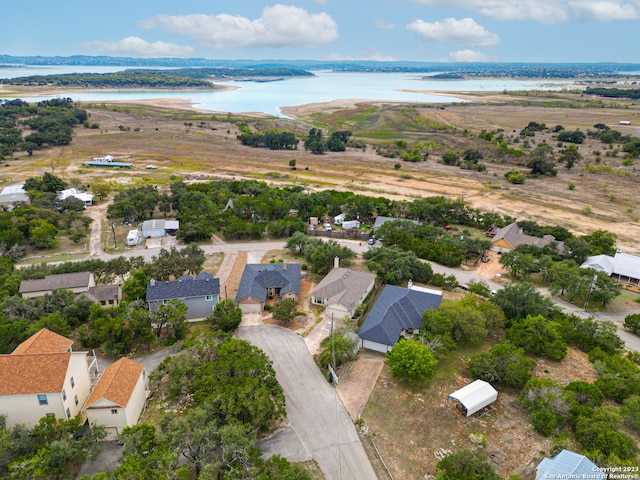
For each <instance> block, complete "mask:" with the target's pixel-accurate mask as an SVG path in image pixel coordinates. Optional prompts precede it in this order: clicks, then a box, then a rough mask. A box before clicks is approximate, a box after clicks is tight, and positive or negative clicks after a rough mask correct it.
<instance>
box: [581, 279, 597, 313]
mask: <svg viewBox="0 0 640 480" xmlns="http://www.w3.org/2000/svg"><path fill="white" fill-rule="evenodd" d="M597 279H598V275H594V276H593V278H592V279H591V283H590V284H589V291H588V292H587V298H585V300H584V311H585V312H586V311H587V307H588V306H589V297H591V294H592V293H593V290H594V289H595V288H596V280H597Z"/></svg>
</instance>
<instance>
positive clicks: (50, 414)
mask: <svg viewBox="0 0 640 480" xmlns="http://www.w3.org/2000/svg"><path fill="white" fill-rule="evenodd" d="M45 416H46V417H49V418H52V417H53V418H55V417H56V414H55V413H45Z"/></svg>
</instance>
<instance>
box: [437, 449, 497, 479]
mask: <svg viewBox="0 0 640 480" xmlns="http://www.w3.org/2000/svg"><path fill="white" fill-rule="evenodd" d="M436 471H437V474H436V480H500V477H499V476H498V474H497V473H496V471H495V469H494V468H493V466H492V465H491V464H490V463H489V461H488V460H487V456H486V455H485V454H484V453H482V452H473V451H470V450H461V451H460V452H458V453H452V454H449V455H447V456H446V457H444V458H443V459H442V460H440V461H439V462H438V464H437V465H436Z"/></svg>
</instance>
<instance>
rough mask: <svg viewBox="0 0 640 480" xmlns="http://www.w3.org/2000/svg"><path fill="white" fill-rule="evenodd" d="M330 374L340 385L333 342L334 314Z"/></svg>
mask: <svg viewBox="0 0 640 480" xmlns="http://www.w3.org/2000/svg"><path fill="white" fill-rule="evenodd" d="M329 373H331V379H332V380H333V381H334V382H336V385H337V384H338V375H337V374H336V350H335V348H334V342H333V313H332V314H331V365H329Z"/></svg>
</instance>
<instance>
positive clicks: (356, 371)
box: [336, 349, 385, 420]
mask: <svg viewBox="0 0 640 480" xmlns="http://www.w3.org/2000/svg"><path fill="white" fill-rule="evenodd" d="M384 360H385V356H384V354H382V353H378V352H373V351H371V350H364V349H363V350H360V352H359V353H358V359H357V360H356V361H355V362H353V363H352V364H351V365H350V366H349V368H348V369H347V371H346V373H342V374H341V375H342V376H341V377H340V383H339V384H338V387H337V388H336V390H337V392H338V396H340V399H341V400H342V403H343V404H344V406H345V408H346V409H347V412H349V415H350V416H351V418H352V419H353V420H357V419H358V418H360V415H361V414H362V412H363V411H364V409H365V407H366V406H367V402H368V401H369V397H370V396H371V392H373V388H374V387H375V386H376V382H377V381H378V377H379V376H380V372H382V367H383V366H384Z"/></svg>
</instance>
